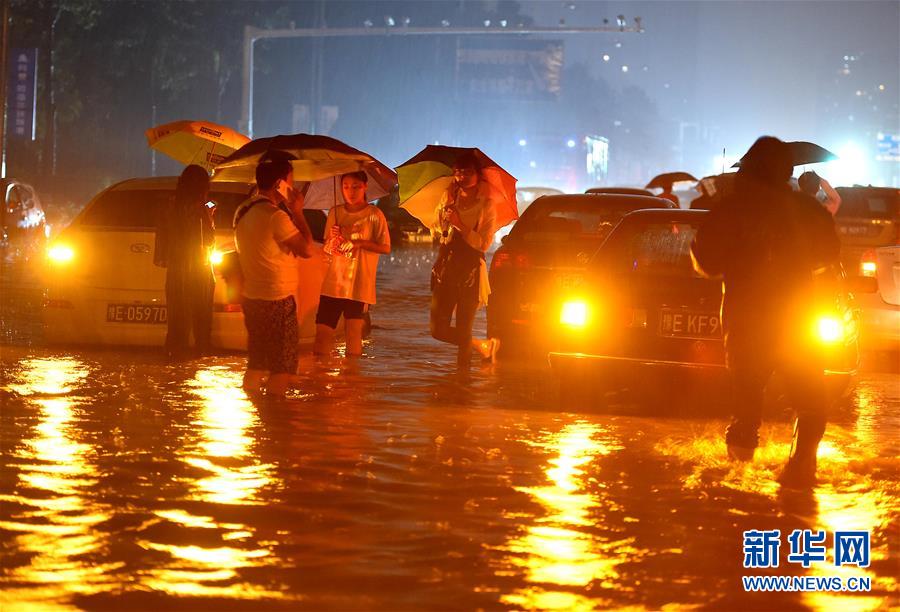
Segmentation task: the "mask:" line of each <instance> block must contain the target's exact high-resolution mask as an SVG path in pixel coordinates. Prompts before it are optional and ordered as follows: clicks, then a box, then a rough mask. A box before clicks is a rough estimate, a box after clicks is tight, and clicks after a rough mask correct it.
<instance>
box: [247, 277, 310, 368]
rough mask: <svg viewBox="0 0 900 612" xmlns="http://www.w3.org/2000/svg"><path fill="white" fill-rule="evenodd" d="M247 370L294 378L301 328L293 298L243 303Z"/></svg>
mask: <svg viewBox="0 0 900 612" xmlns="http://www.w3.org/2000/svg"><path fill="white" fill-rule="evenodd" d="M243 310H244V326H246V328H247V369H248V370H265V371H268V372H269V373H270V374H296V373H297V363H298V361H299V356H300V348H299V344H300V327H299V326H298V325H297V302H296V301H295V300H294V296H293V295H289V296H288V297H286V298H284V299H281V300H251V299H247V298H245V299H244V302H243Z"/></svg>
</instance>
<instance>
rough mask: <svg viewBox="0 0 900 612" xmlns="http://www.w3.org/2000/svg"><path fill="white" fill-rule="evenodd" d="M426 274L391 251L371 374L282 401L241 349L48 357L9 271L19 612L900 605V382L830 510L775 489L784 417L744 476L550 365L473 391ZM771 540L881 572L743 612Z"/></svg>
mask: <svg viewBox="0 0 900 612" xmlns="http://www.w3.org/2000/svg"><path fill="white" fill-rule="evenodd" d="M431 256H432V251H431V250H430V249H428V248H406V249H397V250H396V251H395V254H394V255H392V256H388V257H385V258H384V260H385V261H384V264H383V266H382V269H381V275H380V277H379V303H378V305H377V307H376V309H375V310H374V311H373V322H374V324H375V326H376V327H375V329H374V330H373V332H372V337H371V338H370V340H368V341H367V343H366V346H365V349H364V351H365V357H364V358H362V359H360V360H358V361H350V360H344V359H339V358H336V359H334V360H333V361H330V362H320V361H315V360H313V359H312V357H305V358H304V360H303V361H302V363H301V372H302V374H303V379H304V381H305V382H304V384H303V385H302V386H301V387H300V388H299V389H297V390H296V393H293V394H292V395H291V397H290V399H288V400H284V401H266V400H258V399H252V398H248V396H246V395H245V394H244V392H243V391H242V390H241V389H240V379H241V375H242V371H243V366H244V362H245V357H244V356H243V355H240V354H238V355H224V356H214V357H205V358H202V359H198V360H195V361H192V362H187V363H183V364H177V365H169V364H167V363H166V362H165V360H164V359H163V355H162V351H161V350H152V349H143V350H131V349H127V350H103V349H97V348H92V349H85V348H77V349H67V348H58V347H46V346H43V343H42V342H41V341H40V339H32V340H29V338H34V337H33V336H29V335H28V334H37V333H38V332H36V331H34V330H35V329H37V328H36V326H35V325H34V323H33V321H31V320H30V319H27V317H25V313H23V308H22V305H23V304H28V303H31V304H32V305H33V304H34V303H39V300H36V299H35V297H34V291H33V288H29V287H27V286H25V288H24V289H22V287H23V286H24V285H16V286H15V287H14V286H13V285H14V284H15V283H14V282H13V280H15V282H19V281H18V280H16V279H13V280H11V279H12V277H10V276H9V274H8V273H7V272H5V278H4V281H3V282H4V293H5V294H6V295H5V296H4V297H3V298H2V299H3V314H2V318H3V327H2V331H3V342H4V344H3V346H2V347H0V348H2V357H0V364H2V366H0V367H2V372H0V398H2V413H0V423H2V428H0V444H2V448H0V461H2V465H0V534H2V538H0V542H2V545H0V590H2V595H0V605H2V608H3V610H14V609H17V608H18V607H19V606H21V607H23V608H24V607H29V606H39V607H42V608H43V607H46V608H53V609H57V608H58V609H66V608H70V607H71V608H88V609H97V608H116V609H142V610H149V609H192V610H196V609H212V608H226V607H227V608H229V609H232V608H237V609H260V608H261V607H268V608H279V607H281V608H285V609H298V608H300V609H335V610H337V609H340V610H350V609H354V610H358V609H414V608H415V609H422V608H428V609H478V608H481V609H504V608H509V609H567V610H568V609H595V608H625V607H630V606H635V607H644V608H652V609H660V608H662V607H664V606H679V607H711V608H715V609H731V610H734V609H773V608H779V609H785V608H801V609H802V608H815V609H825V608H835V607H840V608H841V609H846V610H850V609H879V608H889V607H890V606H896V605H897V604H898V601H897V592H898V585H897V577H898V575H900V571H898V561H900V550H898V543H900V537H898V525H900V522H898V518H900V497H898V493H897V491H898V482H900V388H898V377H897V374H896V370H894V371H882V370H885V369H887V370H890V368H882V367H874V368H869V369H868V370H864V371H863V373H862V374H861V376H860V381H859V386H858V388H857V390H856V391H855V392H854V394H853V397H852V399H851V400H850V401H849V402H848V403H847V405H845V406H841V407H840V408H838V409H836V410H835V412H834V414H833V415H832V418H831V423H830V424H829V428H828V431H827V433H826V435H825V439H824V441H823V444H822V447H821V448H820V451H819V457H820V459H819V461H820V470H819V478H820V482H821V484H820V486H819V487H818V488H817V489H816V490H815V492H814V493H811V494H810V493H798V492H791V491H782V490H780V489H779V487H778V486H777V484H776V483H775V477H776V476H777V474H778V472H779V470H780V468H781V466H782V464H783V462H784V460H785V459H786V457H787V454H788V450H789V445H790V425H789V423H788V421H786V420H785V419H779V420H774V421H773V420H769V421H767V422H766V424H765V425H764V428H763V430H762V438H763V446H762V448H761V449H760V451H759V452H758V453H757V459H756V461H755V462H754V463H751V464H733V463H730V462H728V461H727V460H726V458H725V446H724V442H723V440H722V436H721V434H722V431H723V429H724V426H725V417H724V415H717V409H716V407H715V406H703V407H702V409H701V407H700V406H698V411H697V414H695V415H692V414H679V416H677V417H674V416H666V412H667V410H666V407H665V406H651V407H638V406H630V405H627V404H625V405H621V406H618V405H617V406H612V407H611V408H610V409H608V410H605V411H602V412H601V411H597V410H592V409H590V408H589V407H588V406H584V405H571V404H570V405H565V406H562V405H560V401H559V398H558V389H557V388H556V385H555V384H554V382H553V379H552V377H551V375H550V372H549V370H548V368H547V367H546V365H545V364H544V363H543V362H541V361H540V360H536V361H531V362H526V361H501V362H500V363H498V364H496V365H484V366H480V365H473V366H472V369H471V372H470V373H468V374H467V375H464V374H461V373H459V372H457V371H456V359H455V351H454V350H452V349H451V348H450V347H447V346H442V345H439V344H438V343H436V342H435V341H433V340H432V339H431V338H430V337H429V336H428V334H427V327H428V324H427V323H428V299H429V294H428V282H427V281H428V271H429V269H430V261H431ZM17 287H18V288H17ZM17 292H18V293H17ZM29 300H30V301H29ZM17 305H18V306H17ZM24 310H28V308H25V309H24ZM476 329H478V330H479V333H481V334H483V333H484V315H483V312H482V313H480V314H479V319H478V320H477V322H476ZM751 529H759V530H767V529H780V530H781V533H782V534H784V535H786V534H788V533H790V532H791V530H793V529H814V530H815V529H821V530H826V531H828V532H833V531H837V530H869V531H871V537H872V541H871V565H870V566H869V567H867V568H857V567H834V566H833V565H832V563H830V562H829V563H820V564H814V565H813V566H812V567H811V568H809V569H804V568H803V567H802V566H800V565H798V564H784V563H782V566H781V568H780V569H779V570H777V571H775V572H774V573H777V574H790V575H801V574H809V575H823V576H866V577H870V578H871V591H870V592H868V593H859V594H855V593H831V594H825V593H757V594H750V593H745V592H744V590H743V587H742V583H741V576H742V575H746V574H751V573H753V574H763V573H766V572H765V571H761V570H747V569H744V567H743V566H742V562H743V553H742V543H743V537H742V532H743V531H745V530H751ZM786 546H787V542H786V541H785V542H784V544H783V548H786ZM770 573H771V572H770Z"/></svg>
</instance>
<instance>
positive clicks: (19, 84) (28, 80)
mask: <svg viewBox="0 0 900 612" xmlns="http://www.w3.org/2000/svg"><path fill="white" fill-rule="evenodd" d="M9 59H10V66H9V80H8V82H7V84H6V92H7V94H6V108H7V111H6V112H7V115H6V125H7V130H8V132H9V136H10V137H13V138H28V139H30V140H34V137H35V124H36V122H35V114H36V112H37V104H36V101H37V49H35V48H31V49H13V50H12V53H11V54H10V58H9Z"/></svg>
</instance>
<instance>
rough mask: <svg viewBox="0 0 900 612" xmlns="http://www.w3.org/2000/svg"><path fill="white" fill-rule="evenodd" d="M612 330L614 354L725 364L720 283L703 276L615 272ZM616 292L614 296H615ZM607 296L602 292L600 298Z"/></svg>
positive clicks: (611, 338)
mask: <svg viewBox="0 0 900 612" xmlns="http://www.w3.org/2000/svg"><path fill="white" fill-rule="evenodd" d="M610 286H611V287H619V288H620V289H618V290H616V291H615V293H610V298H609V299H610V301H611V302H614V304H611V308H613V309H614V311H615V312H614V314H612V318H613V320H614V322H615V323H614V324H616V323H617V324H618V325H616V327H617V328H619V329H621V330H622V333H621V335H619V336H617V335H616V334H615V333H613V334H611V335H610V340H611V342H612V343H613V344H614V346H612V347H611V349H612V351H613V353H614V354H618V355H625V356H629V357H633V358H637V359H647V360H654V361H657V360H658V361H675V362H683V363H697V364H716V365H719V364H722V363H724V350H723V343H722V335H723V334H722V323H721V320H720V317H719V308H720V304H721V297H722V293H721V283H720V282H718V281H712V280H708V279H704V278H696V277H690V278H677V279H675V278H671V277H658V278H657V277H654V276H653V275H636V274H632V273H625V274H620V275H616V277H615V279H614V281H613V282H612V283H611V284H610ZM613 296H615V297H613ZM600 299H601V300H602V299H603V298H602V296H601V298H600Z"/></svg>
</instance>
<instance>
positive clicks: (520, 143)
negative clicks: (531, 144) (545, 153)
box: [519, 138, 528, 147]
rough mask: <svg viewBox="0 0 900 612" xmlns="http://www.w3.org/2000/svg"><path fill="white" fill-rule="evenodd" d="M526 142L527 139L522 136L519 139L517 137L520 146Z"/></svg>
mask: <svg viewBox="0 0 900 612" xmlns="http://www.w3.org/2000/svg"><path fill="white" fill-rule="evenodd" d="M527 144H528V141H527V140H525V139H524V138H520V139H519V146H520V147H524V146H525V145H527Z"/></svg>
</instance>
